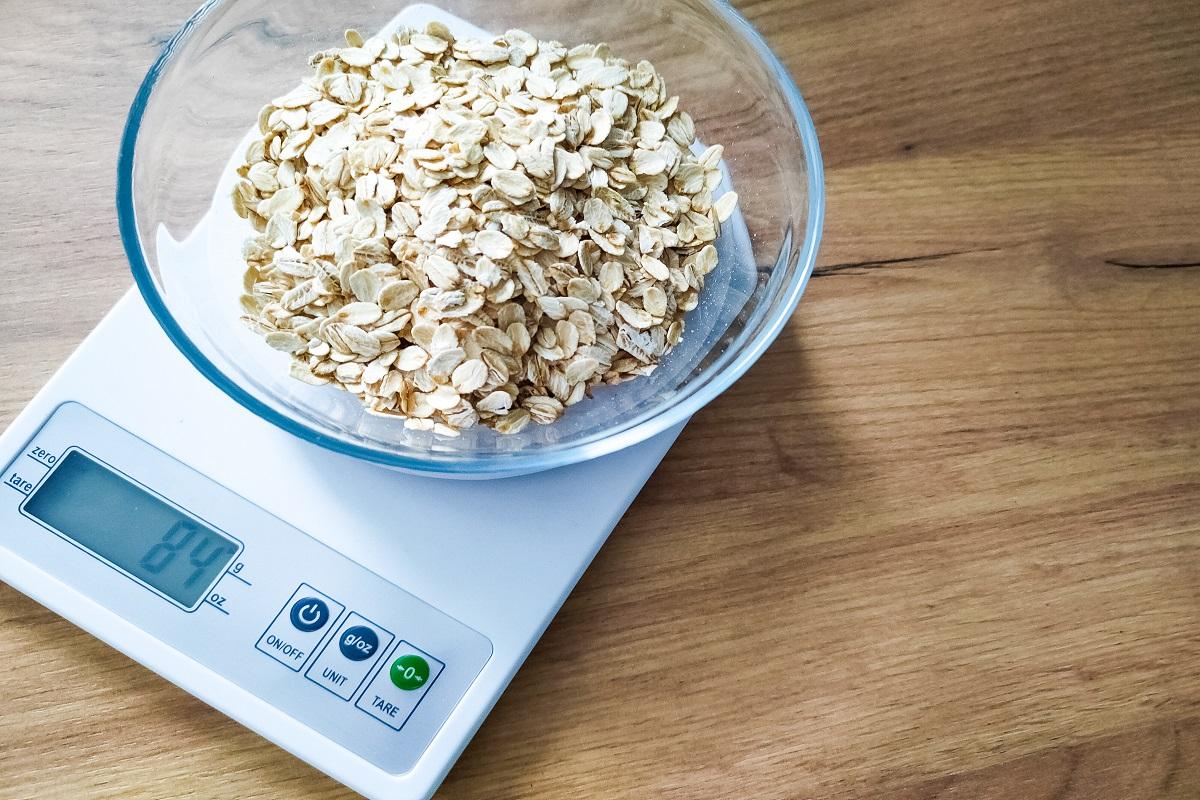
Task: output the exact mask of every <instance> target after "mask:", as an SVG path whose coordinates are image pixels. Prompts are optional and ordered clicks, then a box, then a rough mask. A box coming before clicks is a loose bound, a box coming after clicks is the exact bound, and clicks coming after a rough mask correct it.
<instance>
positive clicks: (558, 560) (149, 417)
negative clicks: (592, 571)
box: [0, 6, 755, 800]
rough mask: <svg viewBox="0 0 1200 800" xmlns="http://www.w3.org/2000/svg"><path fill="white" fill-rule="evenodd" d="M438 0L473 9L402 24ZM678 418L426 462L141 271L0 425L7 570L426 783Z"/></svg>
mask: <svg viewBox="0 0 1200 800" xmlns="http://www.w3.org/2000/svg"><path fill="white" fill-rule="evenodd" d="M429 18H438V19H441V20H443V21H445V22H447V23H448V24H450V25H451V27H452V28H458V29H459V30H461V29H463V27H464V25H463V23H462V22H461V20H456V19H454V18H451V17H448V16H446V15H445V14H443V13H440V12H438V11H436V10H434V9H432V8H430V7H429V6H413V7H410V8H409V9H408V10H406V11H405V12H404V13H403V14H401V16H400V17H399V18H397V20H395V21H394V22H393V23H392V24H393V25H398V24H405V23H407V24H418V25H419V24H423V22H424V21H426V20H427V19H429ZM238 152H239V153H240V152H241V150H239V151H238ZM227 197H228V191H227V186H223V187H221V188H220V189H218V192H217V198H218V200H217V203H218V205H214V209H218V208H224V205H225V204H227V199H226V198H227ZM225 216H229V214H228V213H226V215H225ZM200 227H201V228H203V227H204V223H202V224H201V226H200ZM192 238H195V237H194V236H193V237H192ZM719 244H720V245H721V250H722V265H723V266H724V265H729V266H725V269H726V270H727V272H728V274H727V275H726V277H725V279H724V280H723V281H722V286H720V287H719V288H718V287H715V286H714V287H713V288H712V289H711V291H710V292H708V293H706V294H707V295H708V296H712V297H715V298H717V302H716V305H717V307H719V308H720V309H721V311H720V313H719V314H717V316H716V317H714V318H713V319H711V320H708V321H705V320H704V319H703V318H704V315H705V313H706V312H705V310H704V307H703V306H702V308H701V309H698V310H697V311H696V312H693V316H694V317H695V318H696V321H699V322H702V323H703V324H702V325H698V326H697V327H696V328H693V322H694V320H693V317H689V337H693V338H692V342H693V343H697V342H696V339H695V338H694V334H693V333H691V331H693V330H699V332H700V333H699V337H700V339H701V340H705V339H707V338H708V336H709V335H711V336H712V337H714V338H715V337H716V336H719V335H720V334H721V333H722V332H723V330H724V328H725V327H727V325H728V322H729V320H730V319H732V315H733V314H735V313H736V311H737V310H738V309H739V308H740V307H741V303H739V302H733V297H734V295H733V294H730V293H735V294H740V295H743V296H742V297H741V302H744V300H745V298H746V297H748V296H749V292H750V291H751V287H752V286H753V283H754V280H755V274H754V264H753V257H752V254H751V253H750V250H751V248H750V246H749V237H748V234H747V231H746V228H745V223H744V221H743V220H742V219H741V217H740V215H738V216H735V217H734V219H733V220H731V221H730V223H729V224H728V225H727V227H726V230H725V234H724V235H723V236H722V237H721V242H720V243H719ZM172 246H174V245H173V244H172V243H171V242H168V241H165V240H164V241H160V242H159V247H160V253H161V252H165V251H166V250H169V249H170V248H171V247H172ZM727 248H733V250H731V251H729V252H726V249H727ZM739 251H740V252H739ZM202 266H203V265H202ZM720 271H721V270H718V272H720ZM731 276H732V277H731ZM713 277H714V278H715V277H717V275H716V274H715V273H714V276H713ZM739 283H740V286H739ZM231 296H236V295H231ZM230 304H231V306H232V305H233V303H232V300H230ZM231 313H236V311H235V310H234V311H231ZM699 344H703V341H701V342H699ZM117 353H120V354H123V356H122V358H121V361H120V368H119V369H116V368H115V359H114V354H117ZM131 356H132V357H131ZM664 369H665V367H664ZM595 402H598V401H595ZM681 427H682V426H680V427H677V428H674V429H672V430H669V431H667V432H665V433H663V434H661V435H659V436H657V437H655V438H653V439H651V440H648V441H645V442H643V443H641V444H639V445H636V446H633V447H630V448H628V449H625V450H622V451H620V452H618V453H615V454H613V455H609V456H606V457H603V458H600V459H598V460H594V461H590V462H586V463H581V464H577V465H574V466H569V467H565V468H560V469H556V470H553V471H551V472H544V473H540V474H536V475H531V476H525V477H520V478H508V479H502V480H491V481H454V480H445V479H438V478H424V477H415V476H413V475H409V474H405V473H401V472H398V471H395V470H392V469H388V468H386V467H381V466H377V465H373V464H369V463H366V462H363V461H359V460H356V459H353V458H351V457H348V456H344V455H340V454H337V453H334V452H332V451H329V450H326V449H322V448H320V447H318V446H316V445H314V444H311V443H309V442H306V441H303V440H301V439H299V438H297V437H294V436H292V435H290V434H288V433H286V432H284V431H282V430H280V429H278V428H276V427H274V426H272V425H271V424H269V423H267V422H266V421H264V420H262V419H260V418H259V417H257V416H255V415H254V414H252V413H251V412H249V411H247V410H245V409H244V408H242V407H241V406H240V405H238V404H237V403H235V402H234V401H233V400H231V399H230V398H229V397H227V396H226V395H225V394H223V393H222V392H221V391H220V390H218V389H217V388H216V387H215V386H213V385H212V384H211V383H210V382H209V381H208V380H206V379H205V378H204V377H203V376H202V375H201V374H200V373H198V372H197V371H196V369H195V368H193V366H192V365H191V364H190V363H189V362H188V360H187V359H186V358H185V357H184V356H183V355H182V354H181V353H180V352H179V351H178V350H177V349H176V348H175V346H174V345H173V344H172V343H171V342H170V341H169V340H168V338H167V336H166V335H165V334H164V333H163V331H162V329H161V328H160V326H159V325H158V323H157V322H156V321H155V319H154V318H153V317H152V315H151V314H150V312H149V310H148V309H147V307H146V305H145V304H144V302H143V301H142V298H141V297H140V296H139V295H138V294H137V293H136V292H135V291H132V290H131V291H130V292H129V293H128V294H127V295H126V296H125V297H124V298H123V299H122V300H121V301H120V302H118V303H117V305H116V307H115V308H114V309H113V310H112V311H111V312H110V313H109V314H108V316H107V317H106V318H105V319H104V320H103V321H102V322H101V323H100V325H99V326H98V327H97V328H96V329H95V331H94V332H93V333H92V334H91V335H90V336H88V338H87V339H86V340H85V341H84V342H83V344H82V345H80V347H79V348H78V350H76V352H75V353H74V354H73V355H72V356H71V357H70V358H69V359H68V360H67V362H66V363H65V364H64V365H63V367H62V368H61V369H60V370H59V371H58V373H57V374H56V375H55V376H54V377H53V378H52V379H51V380H50V381H49V383H47V385H46V386H45V387H44V388H43V389H42V390H41V391H40V392H39V393H38V394H37V396H36V397H35V398H34V399H33V401H32V402H30V404H29V405H28V406H27V407H26V408H25V409H24V410H23V411H22V412H21V413H20V415H19V416H18V417H17V418H16V420H15V421H14V422H13V423H12V425H11V426H10V427H9V428H8V430H7V431H6V432H5V433H4V434H3V435H2V436H0V463H3V464H7V466H6V467H5V469H4V473H3V483H4V488H3V489H0V500H3V503H2V504H0V518H2V519H3V524H2V525H0V579H2V580H4V581H5V582H6V583H9V584H11V585H12V586H14V587H15V588H16V589H18V590H20V591H21V592H24V593H25V594H27V595H29V596H30V597H32V598H33V599H34V600H36V601H38V602H39V603H41V604H43V605H45V606H46V607H48V608H50V609H52V610H54V611H55V612H57V613H58V614H60V615H62V616H63V617H65V618H66V619H68V620H70V621H71V622H73V623H75V624H76V625H78V626H79V627H81V628H83V629H84V630H86V631H88V632H89V633H91V634H93V635H94V636H96V637H98V638H100V639H101V640H103V641H105V642H107V643H108V644H110V645H112V646H113V647H115V648H117V649H118V650H120V651H121V652H123V653H125V654H126V655H128V656H129V657H131V658H133V659H135V660H137V661H138V662H140V663H142V664H144V665H145V666H146V667H148V668H150V669H151V670H153V671H155V672H157V673H158V674H159V675H161V676H163V677H164V678H166V679H167V680H169V681H171V682H172V683H175V684H176V685H178V686H180V687H182V688H183V689H185V690H186V691H188V692H190V693H191V694H193V695H195V696H196V697H198V698H200V699H201V700H203V701H205V702H206V703H208V704H209V705H212V706H213V707H215V708H217V709H219V710H220V711H222V712H224V713H225V714H227V715H228V716H230V717H232V718H233V719H235V720H238V721H239V722H241V723H242V724H244V725H246V726H247V727H249V728H251V729H252V730H254V731H257V732H258V733H260V734H261V735H263V736H265V737H266V738H267V739H269V740H271V741H272V742H275V743H276V744H278V745H279V746H280V747H282V748H284V749H285V750H287V751H289V752H291V753H293V754H294V755H296V756H298V757H299V758H302V759H304V760H305V761H307V762H309V763H310V764H312V765H313V766H315V767H316V768H318V769H320V770H321V771H323V772H325V773H327V774H329V775H330V776H332V777H333V778H335V779H337V780H339V781H341V782H342V783H344V784H346V785H347V786H349V787H350V788H352V789H354V790H355V791H357V792H360V793H361V794H363V795H366V796H367V797H369V798H389V799H391V800H408V799H410V798H427V797H429V796H430V795H432V794H433V792H434V791H435V790H436V788H437V787H438V785H439V784H440V783H441V781H442V780H443V778H444V777H445V776H446V774H447V772H448V771H449V770H450V768H451V766H453V764H454V762H455V760H456V759H457V758H458V756H459V754H460V753H461V752H462V751H463V749H464V748H465V747H466V745H467V743H468V742H469V741H470V739H471V737H472V735H473V734H474V733H475V731H476V730H477V729H478V728H479V726H480V725H481V724H482V722H483V720H484V718H485V717H486V715H487V714H488V712H489V711H490V710H491V708H492V707H493V705H494V704H495V703H496V701H497V700H498V698H499V697H500V694H501V693H502V692H503V691H504V689H505V687H507V686H508V683H509V681H510V680H512V678H513V675H514V674H515V673H516V671H517V669H518V668H519V667H520V665H521V664H522V663H523V661H524V660H525V658H526V656H527V655H528V654H529V652H530V650H531V649H532V648H533V646H534V644H535V643H536V642H537V640H538V638H539V637H540V636H541V634H542V632H543V631H544V630H545V629H546V627H547V625H548V624H549V623H550V620H551V619H552V618H553V616H554V614H555V613H556V612H557V611H558V609H559V607H560V606H561V605H562V603H563V601H564V600H565V599H566V597H567V595H568V593H569V592H570V591H571V589H572V588H573V587H574V586H575V584H576V582H577V581H578V580H579V577H580V576H581V575H582V573H583V571H584V569H585V568H586V567H587V565H588V564H589V563H590V562H591V560H592V558H593V557H594V556H595V554H596V552H597V551H598V550H599V548H600V546H601V545H602V544H603V543H604V541H605V539H606V538H607V537H608V534H609V532H610V531H611V530H612V529H613V527H614V526H615V525H616V523H617V521H618V520H619V519H620V518H621V516H622V515H623V514H624V512H625V510H626V509H627V508H628V506H629V504H630V503H631V502H632V501H633V498H634V497H635V496H636V495H637V493H638V491H639V490H640V489H641V488H642V486H643V484H644V483H645V482H646V480H647V479H648V478H649V477H650V475H651V473H652V472H653V471H654V469H655V468H656V467H657V465H658V464H659V462H660V461H661V459H662V458H663V456H664V455H665V453H666V452H667V450H668V448H669V447H670V446H671V444H672V442H673V441H674V440H675V438H676V436H677V435H678V434H679V431H680V428H681Z"/></svg>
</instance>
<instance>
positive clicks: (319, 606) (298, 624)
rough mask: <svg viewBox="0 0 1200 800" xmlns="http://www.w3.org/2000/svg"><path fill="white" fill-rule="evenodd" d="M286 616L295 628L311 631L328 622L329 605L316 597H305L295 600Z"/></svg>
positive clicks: (322, 626) (304, 631)
mask: <svg viewBox="0 0 1200 800" xmlns="http://www.w3.org/2000/svg"><path fill="white" fill-rule="evenodd" d="M288 616H289V617H290V618H291V620H292V625H293V626H294V627H295V628H296V630H298V631H301V632H303V633H312V632H313V631H315V630H319V629H320V628H324V627H325V623H327V622H329V606H328V605H326V604H325V601H324V600H321V599H320V598H318V597H305V598H302V599H300V600H297V601H296V602H295V604H294V605H293V606H292V610H291V613H290V614H289V615H288Z"/></svg>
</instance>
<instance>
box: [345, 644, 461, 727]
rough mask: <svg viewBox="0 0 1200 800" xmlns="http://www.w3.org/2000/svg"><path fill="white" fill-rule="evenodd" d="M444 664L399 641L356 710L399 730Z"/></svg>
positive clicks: (359, 699)
mask: <svg viewBox="0 0 1200 800" xmlns="http://www.w3.org/2000/svg"><path fill="white" fill-rule="evenodd" d="M445 666H446V665H445V664H443V663H442V662H441V661H438V660H437V659H436V658H434V657H433V656H431V655H429V654H428V653H426V652H425V651H423V650H420V649H418V648H416V647H413V646H412V645H411V644H409V643H408V642H400V644H399V645H398V646H397V647H396V651H395V652H394V653H392V654H391V656H389V657H388V660H387V661H385V662H384V664H383V666H382V668H380V670H379V671H378V672H377V673H375V677H374V678H373V679H372V680H371V683H370V684H368V685H367V690H366V691H365V692H363V695H362V697H360V698H358V703H357V705H358V707H359V708H360V709H362V710H363V711H365V712H367V713H368V714H370V715H371V716H372V717H374V718H375V719H377V720H379V721H380V722H382V723H383V724H384V725H387V726H388V727H389V728H392V729H393V730H397V731H398V730H400V729H401V728H403V727H404V723H406V722H408V719H409V717H411V716H412V715H413V712H414V711H416V709H417V705H418V704H420V702H421V700H423V699H424V697H425V695H426V694H428V692H429V688H430V687H431V686H433V684H434V681H436V680H437V679H438V675H441V674H442V669H443V668H444V667H445Z"/></svg>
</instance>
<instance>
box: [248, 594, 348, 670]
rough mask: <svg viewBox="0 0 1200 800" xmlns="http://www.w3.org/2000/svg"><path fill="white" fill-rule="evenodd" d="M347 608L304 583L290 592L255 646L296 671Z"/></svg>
mask: <svg viewBox="0 0 1200 800" xmlns="http://www.w3.org/2000/svg"><path fill="white" fill-rule="evenodd" d="M345 610H346V607H345V606H344V605H342V604H341V603H339V602H338V601H337V600H334V599H333V598H332V597H330V596H329V595H327V594H324V593H322V592H318V591H317V590H316V589H314V588H313V587H311V586H309V585H308V584H307V583H302V584H300V588H299V589H297V590H296V591H295V592H293V593H292V596H291V597H289V598H288V601H287V602H286V603H284V605H283V608H281V609H280V610H279V613H278V614H276V615H275V619H274V620H272V622H271V624H270V625H269V626H268V627H267V629H266V630H265V631H263V635H262V636H260V637H259V638H258V644H256V645H255V647H256V648H258V650H259V651H260V652H263V653H266V654H267V655H269V656H270V657H271V658H273V659H275V660H276V661H278V662H279V663H280V664H283V665H284V666H285V667H287V668H288V669H290V670H292V671H293V672H299V671H300V668H301V667H302V666H304V662H305V661H307V660H308V656H309V654H311V653H312V652H313V651H314V650H315V649H316V648H317V647H318V646H319V645H320V644H321V639H322V638H324V636H325V634H326V633H328V632H329V628H330V627H331V626H332V625H333V623H334V622H336V621H337V619H338V618H339V617H341V616H342V612H343V611H345Z"/></svg>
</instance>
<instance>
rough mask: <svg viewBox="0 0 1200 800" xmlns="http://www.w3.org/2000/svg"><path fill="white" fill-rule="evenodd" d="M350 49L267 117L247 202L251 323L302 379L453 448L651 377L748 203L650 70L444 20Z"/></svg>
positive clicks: (247, 175) (243, 191)
mask: <svg viewBox="0 0 1200 800" xmlns="http://www.w3.org/2000/svg"><path fill="white" fill-rule="evenodd" d="M346 43H347V46H346V47H344V48H340V49H333V50H326V51H324V52H320V53H317V54H316V55H315V56H313V59H312V63H313V65H314V67H315V72H314V74H313V75H312V76H311V77H309V78H307V79H305V80H304V82H303V83H302V84H301V85H300V86H299V87H297V88H296V89H295V90H293V91H291V92H289V93H288V94H287V95H285V96H283V97H280V98H277V99H275V100H273V101H272V102H271V104H270V105H268V106H266V107H265V108H264V109H263V110H262V113H261V115H260V118H259V130H260V131H261V133H262V136H261V138H257V139H256V140H255V141H254V142H253V143H252V144H251V145H250V148H249V150H248V151H247V153H246V163H245V164H244V165H243V166H242V167H241V168H240V170H239V175H240V176H241V180H239V182H238V183H237V186H236V188H235V189H234V192H233V203H234V208H235V209H236V211H237V213H238V214H239V215H240V216H242V217H243V218H245V219H248V220H249V221H250V222H251V223H252V224H253V226H254V228H255V230H256V231H257V232H258V233H257V235H256V236H254V237H253V238H251V239H250V240H249V241H248V242H247V243H246V246H245V248H244V256H245V259H246V263H247V265H248V267H249V268H248V270H247V272H246V278H245V291H246V293H245V295H244V296H243V297H242V308H243V310H244V312H245V320H246V322H247V323H248V324H249V325H250V326H251V327H252V328H253V329H254V330H256V331H258V332H260V333H261V334H262V335H264V336H265V338H266V340H267V343H268V344H270V345H271V346H272V347H275V348H277V349H279V350H283V351H285V352H288V353H291V354H292V356H293V359H294V361H293V364H292V375H293V376H294V377H296V378H298V379H299V380H302V381H304V382H306V383H309V384H314V385H323V384H334V385H336V386H340V387H341V388H343V389H345V390H346V391H349V392H353V393H354V394H355V395H358V396H359V397H360V398H361V399H362V401H363V402H364V403H365V404H366V405H367V407H368V409H369V410H371V411H372V412H375V413H378V414H386V415H394V416H397V417H401V418H404V419H405V420H406V425H407V426H408V427H410V428H413V429H417V430H433V431H436V432H437V433H439V434H441V435H445V436H454V435H457V434H458V431H460V430H462V429H466V428H469V427H472V426H474V425H477V424H480V423H482V424H485V425H488V426H491V427H493V428H495V429H496V430H497V431H499V432H501V433H505V434H512V433H517V432H518V431H520V430H522V429H523V428H525V427H526V426H527V425H528V424H529V423H530V422H531V421H532V422H536V423H540V424H550V423H553V422H554V421H555V420H557V419H558V418H559V417H560V416H561V415H562V414H563V412H564V409H565V408H566V407H568V406H571V405H573V404H575V403H578V402H579V401H580V400H582V399H584V397H585V396H586V395H587V393H588V391H589V389H590V387H593V386H596V385H597V384H600V383H609V384H614V383H619V382H621V381H623V380H627V379H630V378H633V377H636V376H640V375H648V374H650V373H651V372H652V371H653V370H654V369H655V367H656V366H657V364H658V363H659V361H660V360H661V358H662V357H663V356H664V355H665V354H666V353H667V352H669V351H670V350H671V348H673V347H674V346H675V345H676V344H678V343H679V341H680V339H681V337H682V336H683V331H684V314H685V313H686V312H687V311H690V310H691V309H693V308H695V306H696V305H697V302H698V295H699V293H700V291H701V289H702V288H703V286H704V277H705V276H706V275H707V274H709V273H710V272H711V271H712V270H713V269H714V268H715V267H716V266H717V250H716V248H715V247H714V246H713V242H714V241H715V240H716V239H717V236H718V235H719V233H720V229H721V224H722V223H723V222H725V221H726V220H727V219H728V218H729V217H730V216H731V215H732V214H733V211H734V208H735V206H736V205H737V196H736V195H734V194H733V193H728V194H725V195H724V196H722V197H720V198H719V199H715V198H714V196H713V193H714V191H716V189H717V187H718V186H719V185H720V183H721V172H720V167H719V165H720V162H721V157H722V152H723V151H722V148H721V147H719V146H714V147H710V148H709V149H708V150H707V151H705V152H704V153H703V154H701V155H696V154H695V153H693V151H692V150H691V147H692V145H693V143H694V142H695V140H696V131H695V126H694V125H693V123H692V119H691V118H690V117H689V116H688V115H687V114H686V113H684V112H683V111H681V110H679V107H678V106H679V98H678V97H670V96H668V95H667V91H666V88H665V86H664V84H663V80H662V77H661V76H660V75H659V74H658V72H657V71H656V70H655V68H654V66H653V65H652V64H650V63H649V62H646V61H642V62H640V63H638V64H636V65H631V64H630V63H629V62H628V61H624V60H622V59H619V58H617V57H615V56H613V55H612V54H611V53H610V51H609V48H608V46H607V45H603V44H601V45H580V46H579V47H574V48H571V49H567V48H566V47H564V46H563V45H562V44H559V43H558V42H543V41H538V40H537V39H535V38H534V37H533V36H531V35H529V34H528V33H524V32H522V31H509V32H508V33H507V34H505V35H504V36H502V37H500V38H497V39H493V40H475V39H464V40H455V38H454V37H453V36H452V35H451V34H450V32H449V31H448V30H447V29H446V28H445V27H443V26H441V25H437V24H433V25H430V26H429V27H428V28H427V29H426V30H424V31H421V32H418V31H413V30H404V31H400V32H399V33H396V34H394V35H389V36H386V37H376V38H372V39H368V40H366V41H364V40H363V38H362V37H361V36H360V35H359V34H358V33H356V32H354V31H348V32H347V34H346Z"/></svg>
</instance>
